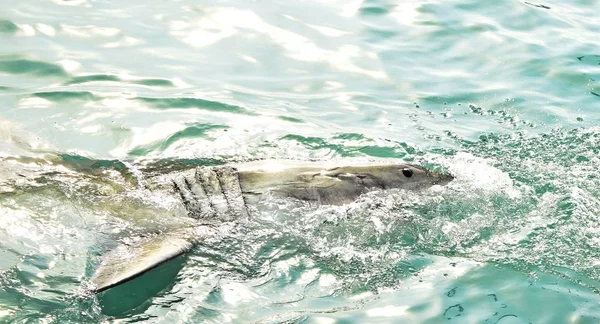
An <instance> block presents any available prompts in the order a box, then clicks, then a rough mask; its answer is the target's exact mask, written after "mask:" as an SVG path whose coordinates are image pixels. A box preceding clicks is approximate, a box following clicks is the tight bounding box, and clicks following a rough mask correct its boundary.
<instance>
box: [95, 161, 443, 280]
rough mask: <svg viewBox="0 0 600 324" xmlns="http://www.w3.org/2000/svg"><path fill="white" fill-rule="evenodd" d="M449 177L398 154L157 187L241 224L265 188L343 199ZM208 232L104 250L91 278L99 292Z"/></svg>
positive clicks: (236, 172) (172, 178) (207, 173)
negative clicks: (393, 157)
mask: <svg viewBox="0 0 600 324" xmlns="http://www.w3.org/2000/svg"><path fill="white" fill-rule="evenodd" d="M452 179H453V177H452V176H451V175H448V174H445V173H441V172H434V171H430V170H428V169H426V168H423V167H421V166H418V165H413V164H408V163H401V162H398V161H395V160H390V161H377V162H360V163H357V162H344V161H335V162H322V161H321V162H319V161H296V160H262V161H255V162H245V163H233V164H226V165H220V166H200V167H197V168H195V169H192V170H188V171H184V172H179V173H176V174H174V175H169V176H167V178H166V181H164V180H165V179H163V181H162V183H161V184H160V185H154V187H161V186H163V187H164V186H169V185H170V186H172V187H171V189H172V192H173V193H174V194H176V195H179V196H180V197H181V201H182V203H183V204H184V205H185V208H186V210H187V212H188V216H189V217H191V218H193V219H196V220H197V223H198V224H199V225H200V224H204V223H206V222H213V223H214V222H215V221H218V222H237V221H241V220H247V219H248V218H249V216H250V215H249V209H248V208H247V207H248V204H252V203H254V202H256V200H257V199H260V197H261V196H262V195H264V194H266V193H269V194H273V195H278V196H282V197H289V198H293V199H300V200H305V201H311V202H316V203H318V204H323V205H341V204H345V203H349V202H352V201H353V200H355V199H356V198H358V197H359V196H360V195H362V194H364V193H366V192H368V191H372V190H386V189H405V190H420V189H426V188H429V187H431V186H433V185H445V184H447V183H448V182H450V181H451V180H452ZM202 237H203V234H202V233H199V231H198V230H197V228H195V227H194V226H191V227H183V228H179V229H176V230H172V231H166V232H163V233H160V234H158V235H156V236H153V237H152V238H150V239H148V240H145V241H143V242H142V243H139V244H137V245H134V246H121V247H120V248H117V249H115V250H112V251H109V252H108V253H107V254H106V255H104V257H103V260H102V262H101V264H100V266H99V267H98V268H97V269H96V271H95V273H94V274H93V276H92V277H91V279H90V281H91V283H92V285H93V290H94V291H95V292H102V291H105V290H107V289H109V288H111V287H115V286H117V285H119V284H122V283H125V282H127V281H129V280H132V279H134V278H136V277H138V276H140V275H142V274H144V273H146V272H148V271H150V270H152V269H154V268H156V267H157V266H159V265H161V264H163V263H165V262H167V261H169V260H171V259H174V258H176V257H178V256H180V255H182V254H184V253H186V252H188V251H190V250H191V249H192V248H193V247H194V246H195V245H196V244H197V243H198V242H199V241H201V240H202Z"/></svg>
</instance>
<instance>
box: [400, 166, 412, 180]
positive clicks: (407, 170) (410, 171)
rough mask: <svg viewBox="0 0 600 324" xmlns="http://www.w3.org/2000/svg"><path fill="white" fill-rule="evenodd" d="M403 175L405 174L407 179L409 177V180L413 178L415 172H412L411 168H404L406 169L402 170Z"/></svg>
mask: <svg viewBox="0 0 600 324" xmlns="http://www.w3.org/2000/svg"><path fill="white" fill-rule="evenodd" d="M402 174H403V175H404V176H405V177H407V178H410V177H412V175H413V172H412V170H411V169H409V168H404V169H402Z"/></svg>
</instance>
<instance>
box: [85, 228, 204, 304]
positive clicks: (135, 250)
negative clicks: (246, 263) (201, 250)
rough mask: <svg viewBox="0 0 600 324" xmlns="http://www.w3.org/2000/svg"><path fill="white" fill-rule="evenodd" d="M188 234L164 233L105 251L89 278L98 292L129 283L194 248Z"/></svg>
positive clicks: (189, 233) (178, 232) (194, 240)
mask: <svg viewBox="0 0 600 324" xmlns="http://www.w3.org/2000/svg"><path fill="white" fill-rule="evenodd" d="M196 243H197V239H195V238H194V236H193V234H192V233H191V231H186V232H182V231H177V232H167V233H162V234H159V235H157V236H155V237H152V238H151V239H149V240H146V241H144V242H141V243H139V244H136V245H133V246H125V245H123V246H119V247H117V248H116V249H114V250H112V251H110V252H108V253H107V254H106V255H105V256H104V258H103V260H102V263H101V264H100V266H99V268H98V269H97V270H96V272H95V273H94V275H93V276H92V278H91V282H92V284H93V285H94V286H95V289H94V292H96V293H99V292H101V291H104V290H107V289H109V288H111V287H114V286H117V285H119V284H122V283H124V282H127V281H129V280H132V279H134V278H136V277H138V276H140V275H142V274H144V273H146V272H148V271H150V270H152V269H154V268H156V267H157V266H159V265H161V264H163V263H165V262H167V261H169V260H171V259H174V258H176V257H178V256H180V255H182V254H184V253H186V252H188V251H189V250H191V249H192V248H193V247H194V245H196Z"/></svg>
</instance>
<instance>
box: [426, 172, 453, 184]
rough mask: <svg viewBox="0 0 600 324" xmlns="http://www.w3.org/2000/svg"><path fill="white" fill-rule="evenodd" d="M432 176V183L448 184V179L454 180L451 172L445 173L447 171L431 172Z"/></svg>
mask: <svg viewBox="0 0 600 324" xmlns="http://www.w3.org/2000/svg"><path fill="white" fill-rule="evenodd" d="M431 175H432V176H433V178H434V180H433V184H434V185H440V186H443V185H446V184H448V183H449V182H450V181H452V180H454V177H453V176H452V175H451V174H447V173H441V172H435V173H432V174H431Z"/></svg>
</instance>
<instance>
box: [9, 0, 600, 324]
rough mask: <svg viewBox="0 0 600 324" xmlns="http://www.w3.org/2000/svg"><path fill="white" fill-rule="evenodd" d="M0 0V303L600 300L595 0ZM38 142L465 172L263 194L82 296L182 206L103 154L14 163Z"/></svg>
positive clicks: (195, 311)
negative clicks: (114, 178)
mask: <svg viewBox="0 0 600 324" xmlns="http://www.w3.org/2000/svg"><path fill="white" fill-rule="evenodd" d="M0 8H1V10H0V43H1V44H2V46H0V140H1V141H0V142H1V143H0V156H1V157H2V162H3V163H5V164H6V163H8V162H7V161H12V162H10V163H9V164H8V165H9V166H8V167H0V174H3V175H4V176H6V177H13V178H14V179H16V180H14V179H13V178H11V179H9V180H10V181H9V180H3V182H2V183H0V191H1V192H2V194H1V196H0V208H1V209H0V322H7V323H12V322H16V323H68V322H71V323H87V322H113V321H114V322H124V323H127V322H148V323H200V322H208V323H227V322H230V323H256V322H258V323H445V322H451V323H598V322H600V225H599V223H600V198H599V194H600V177H599V176H598V169H600V158H599V157H598V155H599V154H600V128H599V127H598V125H599V122H600V113H599V112H598V108H599V107H600V89H598V82H599V81H598V80H600V38H599V37H598V35H600V20H599V19H598V12H600V4H599V3H598V2H597V1H591V0H578V1H568V2H567V1H555V0H552V1H544V2H538V1H530V2H525V1H461V2H459V1H412V2H410V1H398V2H393V1H361V0H358V1H354V0H350V1H342V0H327V1H279V2H264V1H202V2H198V1H189V0H181V1H153V0H150V1H137V0H135V1H133V0H132V1H112V0H111V1H93V0H71V1H66V0H65V1H62V0H44V1H41V0H31V1H16V0H12V1H11V0H5V1H2V2H1V3H0ZM42 152H46V153H47V152H55V153H57V154H60V155H61V156H62V159H63V160H65V161H68V162H69V163H71V164H73V165H77V166H78V167H79V168H80V169H81V170H85V171H86V172H92V173H93V172H95V171H94V170H98V169H101V170H105V172H106V174H108V173H110V174H113V173H119V172H125V171H123V170H128V171H127V172H130V173H133V174H135V175H136V176H137V177H138V179H139V178H140V177H141V178H143V177H144V176H147V175H148V174H158V173H166V172H168V171H170V170H175V169H184V168H191V167H193V166H195V165H199V164H214V163H221V162H226V161H229V160H240V159H248V158H275V157H276V158H296V159H301V158H317V159H333V158H340V159H341V158H350V157H361V158H398V159H404V160H407V161H411V162H417V163H420V164H425V165H428V166H430V167H434V168H443V169H445V170H447V171H449V172H451V173H452V174H454V175H455V176H456V179H455V181H454V182H453V183H451V184H450V185H448V186H446V187H444V188H433V189H431V190H428V191H426V192H421V193H413V192H386V193H381V192H379V193H372V194H369V195H367V196H366V197H363V198H361V199H360V200H359V201H358V202H356V203H354V204H350V205H347V206H342V207H327V206H322V207H318V208H313V207H311V206H297V205H294V204H293V203H291V202H287V201H278V200H272V201H271V200H270V201H266V202H264V205H265V206H263V207H265V208H264V209H265V210H267V211H268V212H263V213H260V214H259V215H258V216H257V217H255V218H254V219H253V220H252V221H251V222H249V223H247V224H244V226H241V227H237V228H233V229H227V230H223V231H224V232H223V233H222V235H215V236H214V237H213V238H211V239H209V240H207V241H206V242H204V243H202V244H200V246H198V247H197V248H195V249H194V250H193V251H192V252H191V253H189V254H188V255H186V256H185V257H183V258H180V259H177V260H174V261H173V262H170V263H168V264H166V265H164V266H163V267H161V268H159V269H157V270H156V271H153V272H151V273H149V274H148V275H147V276H144V277H140V278H138V279H137V280H135V281H133V282H131V283H130V284H128V285H125V286H123V287H120V288H118V289H113V290H111V291H108V292H107V293H105V294H101V295H98V296H94V295H91V294H89V293H87V292H86V290H85V287H86V284H87V282H88V279H89V278H90V276H91V274H92V272H93V270H94V269H95V268H96V267H97V265H98V262H99V260H100V256H101V255H102V254H103V253H104V252H105V251H106V250H108V249H110V248H112V247H114V246H115V245H117V244H118V243H120V242H129V241H130V240H135V238H136V237H140V236H144V235H148V232H153V231H156V230H160V229H162V228H164V227H165V226H168V224H170V223H173V222H180V221H182V220H180V218H181V216H182V215H183V213H182V211H181V210H173V209H172V208H170V205H169V203H168V202H165V201H163V199H162V197H159V196H156V195H153V193H152V192H151V191H147V190H141V189H139V190H138V189H136V188H135V187H134V188H133V189H131V191H127V192H122V191H118V190H117V189H114V188H116V187H114V188H113V187H111V185H109V184H103V183H102V180H101V178H102V174H100V176H98V177H97V178H93V179H96V180H97V181H99V184H97V183H95V182H92V181H91V180H89V179H91V178H89V177H87V178H81V179H80V178H77V177H76V176H72V177H73V178H70V177H71V176H70V175H66V173H65V174H63V173H62V171H61V172H55V171H56V170H54V169H52V170H51V171H52V172H50V171H48V170H47V171H48V173H47V174H45V175H44V178H43V179H45V180H44V181H45V182H43V183H39V182H38V183H36V184H30V183H24V184H23V183H20V182H19V181H21V180H19V177H20V175H23V177H24V178H26V177H25V175H26V172H27V170H28V168H30V167H31V168H42V169H44V168H46V167H47V166H46V164H47V162H48V161H46V160H45V159H46V158H45V157H43V156H44V154H43V153H42ZM32 165H34V166H35V167H34V166H32ZM36 165H37V166H36ZM3 168H4V169H3ZM13 170H17V171H13ZM90 170H91V171H90ZM53 172H54V173H53ZM65 172H66V171H65ZM10 175H12V176H10ZM82 179H83V180H82ZM22 181H25V180H22ZM23 188H25V189H27V190H24V189H23ZM115 197H116V198H115ZM287 204H292V205H290V206H288V205H287Z"/></svg>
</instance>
